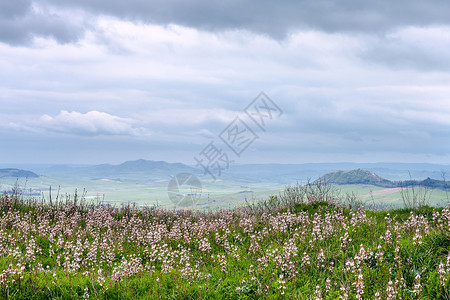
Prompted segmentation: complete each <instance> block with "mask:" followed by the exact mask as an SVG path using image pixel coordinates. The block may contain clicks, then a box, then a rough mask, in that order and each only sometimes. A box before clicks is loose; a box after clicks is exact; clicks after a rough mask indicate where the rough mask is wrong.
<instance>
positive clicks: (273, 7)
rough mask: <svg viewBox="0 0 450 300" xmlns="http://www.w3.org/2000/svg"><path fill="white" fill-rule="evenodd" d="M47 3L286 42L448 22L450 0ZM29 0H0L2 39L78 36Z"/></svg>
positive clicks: (44, 1) (40, 1)
mask: <svg viewBox="0 0 450 300" xmlns="http://www.w3.org/2000/svg"><path fill="white" fill-rule="evenodd" d="M34 3H35V4H37V5H44V6H45V5H48V6H49V7H56V8H60V9H61V8H62V9H68V10H73V9H75V10H78V11H84V12H87V13H92V14H93V15H111V16H116V17H118V18H123V19H128V20H133V21H142V22H144V23H152V24H162V25H167V24H179V25H183V26H188V27H194V28H198V29H202V30H208V31H222V30H236V29H237V30H248V31H251V32H256V33H261V34H266V35H269V36H271V37H273V38H276V39H283V38H285V37H286V36H287V35H288V34H289V33H290V32H292V31H295V30H298V29H314V30H320V31H326V32H363V33H366V32H367V33H383V32H386V31H389V30H391V29H392V28H397V27H404V26H430V25H442V24H449V19H448V15H450V2H448V1H443V0H442V1H434V2H433V3H430V2H426V1H420V0H412V1H406V0H400V1H395V2H393V1H388V0H382V1H355V0H346V1H339V2H337V1H329V0H315V1H311V0H300V1H289V0H280V1H269V0H261V1H236V0H234V1H217V0H216V1H214V0H200V1H191V0H164V1H155V0H130V1H119V0H108V1H106V0H77V1H75V0H37V1H35V2H34ZM31 6H32V2H31V1H28V0H14V1H7V0H1V2H0V28H1V29H0V41H3V42H7V43H11V44H25V43H27V42H29V41H30V39H31V38H32V37H33V36H51V37H53V38H55V39H56V40H57V41H58V42H62V43H64V42H70V41H74V40H77V39H78V38H80V37H81V36H82V35H83V33H84V31H85V30H86V29H87V28H86V27H85V26H86V24H73V23H71V20H67V19H63V18H61V17H59V16H43V15H39V14H36V13H35V12H34V11H33V9H32V8H31Z"/></svg>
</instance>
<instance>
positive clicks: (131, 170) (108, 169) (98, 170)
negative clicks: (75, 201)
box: [42, 159, 199, 179]
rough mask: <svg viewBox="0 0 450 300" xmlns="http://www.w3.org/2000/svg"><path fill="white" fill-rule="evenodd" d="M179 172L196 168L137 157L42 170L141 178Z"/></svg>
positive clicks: (80, 175) (53, 174)
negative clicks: (112, 161)
mask: <svg viewBox="0 0 450 300" xmlns="http://www.w3.org/2000/svg"><path fill="white" fill-rule="evenodd" d="M181 172H189V173H198V172H199V171H198V169H195V168H193V167H190V166H187V165H185V164H182V163H169V162H165V161H153V160H145V159H138V160H134V161H126V162H124V163H121V164H119V165H112V164H100V165H91V166H68V165H56V166H52V167H49V168H47V169H44V170H42V173H43V174H45V175H46V176H49V177H60V178H87V179H97V178H109V179H117V178H122V177H123V178H142V177H143V176H145V177H149V176H150V177H155V178H166V177H168V176H172V175H175V174H177V173H181Z"/></svg>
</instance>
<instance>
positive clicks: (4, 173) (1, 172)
mask: <svg viewBox="0 0 450 300" xmlns="http://www.w3.org/2000/svg"><path fill="white" fill-rule="evenodd" d="M4 177H26V178H37V177H39V176H38V175H37V174H36V173H33V172H31V171H26V170H20V169H13V168H7V169H0V178H4Z"/></svg>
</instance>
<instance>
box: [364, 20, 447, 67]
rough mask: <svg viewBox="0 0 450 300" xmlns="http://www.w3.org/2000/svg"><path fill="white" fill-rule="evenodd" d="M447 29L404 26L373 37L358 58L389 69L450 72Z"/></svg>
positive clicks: (445, 27)
mask: <svg viewBox="0 0 450 300" xmlns="http://www.w3.org/2000/svg"><path fill="white" fill-rule="evenodd" d="M449 48H450V27H449V26H438V27H406V28H402V29H398V30H395V31H392V32H390V33H388V34H387V35H386V36H383V37H379V38H374V39H373V40H372V41H371V42H368V43H367V45H366V50H365V51H363V53H362V55H361V57H362V58H363V59H365V60H368V61H373V62H376V63H381V64H384V65H385V66H388V67H389V68H393V67H396V68H405V69H417V70H420V71H448V70H450V55H448V49H449Z"/></svg>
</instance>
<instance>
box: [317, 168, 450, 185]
mask: <svg viewBox="0 0 450 300" xmlns="http://www.w3.org/2000/svg"><path fill="white" fill-rule="evenodd" d="M315 182H326V183H334V184H370V185H376V186H381V187H388V188H391V187H407V186H413V185H414V186H423V187H429V188H440V189H449V188H450V183H449V182H446V181H443V180H436V179H431V178H430V177H428V178H427V179H425V180H404V181H390V180H387V179H384V178H382V177H380V176H378V175H377V174H375V173H374V172H371V171H368V170H363V169H356V170H351V171H343V170H339V171H335V172H331V173H328V174H325V175H323V176H322V177H320V178H319V179H317V180H316V181H315Z"/></svg>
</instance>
